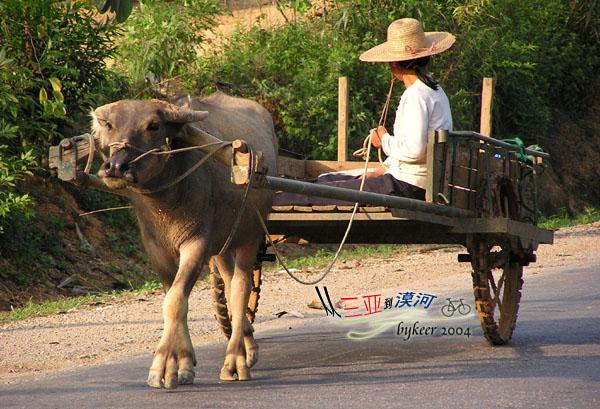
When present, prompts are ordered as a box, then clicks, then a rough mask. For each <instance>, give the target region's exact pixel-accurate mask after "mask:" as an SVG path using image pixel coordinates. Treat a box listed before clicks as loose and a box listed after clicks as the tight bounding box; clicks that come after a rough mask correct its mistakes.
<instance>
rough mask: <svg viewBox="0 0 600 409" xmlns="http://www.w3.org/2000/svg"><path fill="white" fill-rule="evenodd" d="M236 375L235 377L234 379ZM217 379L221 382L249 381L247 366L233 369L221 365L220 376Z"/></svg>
mask: <svg viewBox="0 0 600 409" xmlns="http://www.w3.org/2000/svg"><path fill="white" fill-rule="evenodd" d="M236 375H237V377H236ZM219 378H220V379H221V380H222V381H228V382H229V381H249V380H250V370H249V369H248V367H247V366H245V365H242V366H239V367H236V368H234V369H231V368H229V366H228V365H227V364H225V365H223V368H221V375H220V376H219Z"/></svg>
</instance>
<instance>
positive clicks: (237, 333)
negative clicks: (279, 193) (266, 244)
mask: <svg viewBox="0 0 600 409" xmlns="http://www.w3.org/2000/svg"><path fill="white" fill-rule="evenodd" d="M257 248H258V245H257V244H249V245H246V246H244V247H240V248H238V249H236V254H235V268H234V271H233V277H231V280H228V279H226V278H224V281H225V286H226V287H229V291H228V292H229V299H228V300H227V302H228V304H229V306H230V308H231V338H230V339H229V343H228V344H227V350H226V353H225V362H224V364H223V368H221V376H220V378H221V380H224V381H233V380H235V379H236V377H235V375H237V379H238V380H240V381H247V380H250V370H249V367H250V366H251V365H253V364H254V363H255V362H256V360H257V359H258V348H257V346H256V342H255V341H254V336H253V334H252V325H251V324H250V322H249V321H248V319H247V318H246V308H247V305H248V298H249V297H250V290H251V286H252V279H251V277H252V266H253V265H254V262H255V261H256V251H257ZM228 281H229V285H227V282H228ZM226 294H227V290H226Z"/></svg>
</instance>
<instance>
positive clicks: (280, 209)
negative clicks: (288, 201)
mask: <svg viewBox="0 0 600 409" xmlns="http://www.w3.org/2000/svg"><path fill="white" fill-rule="evenodd" d="M293 209H294V206H292V205H289V206H273V207H271V210H272V211H274V212H291V211H292V210H293Z"/></svg>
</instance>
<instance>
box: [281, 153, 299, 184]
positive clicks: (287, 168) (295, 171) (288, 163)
mask: <svg viewBox="0 0 600 409" xmlns="http://www.w3.org/2000/svg"><path fill="white" fill-rule="evenodd" d="M305 162H306V161H305V160H302V159H294V158H288V157H285V156H280V157H278V158H277V174H278V175H279V176H285V177H290V178H294V179H304V178H305V177H306V163H305Z"/></svg>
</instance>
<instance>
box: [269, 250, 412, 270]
mask: <svg viewBox="0 0 600 409" xmlns="http://www.w3.org/2000/svg"><path fill="white" fill-rule="evenodd" d="M408 248H409V246H407V245H403V244H379V245H365V246H357V247H355V248H353V249H347V250H342V252H341V253H340V255H339V257H338V262H340V261H344V260H351V259H362V258H389V257H391V256H393V255H394V254H397V253H399V252H402V251H406V250H407V249H408ZM336 251H337V248H336V249H335V250H332V249H328V248H322V249H319V250H318V251H317V252H316V253H315V254H313V255H309V256H300V257H296V258H291V259H289V260H288V259H284V262H285V265H286V266H287V267H288V268H306V267H316V266H324V265H327V264H329V263H330V262H331V260H332V259H333V256H334V255H335V252H336ZM277 265H279V263H277Z"/></svg>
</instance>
